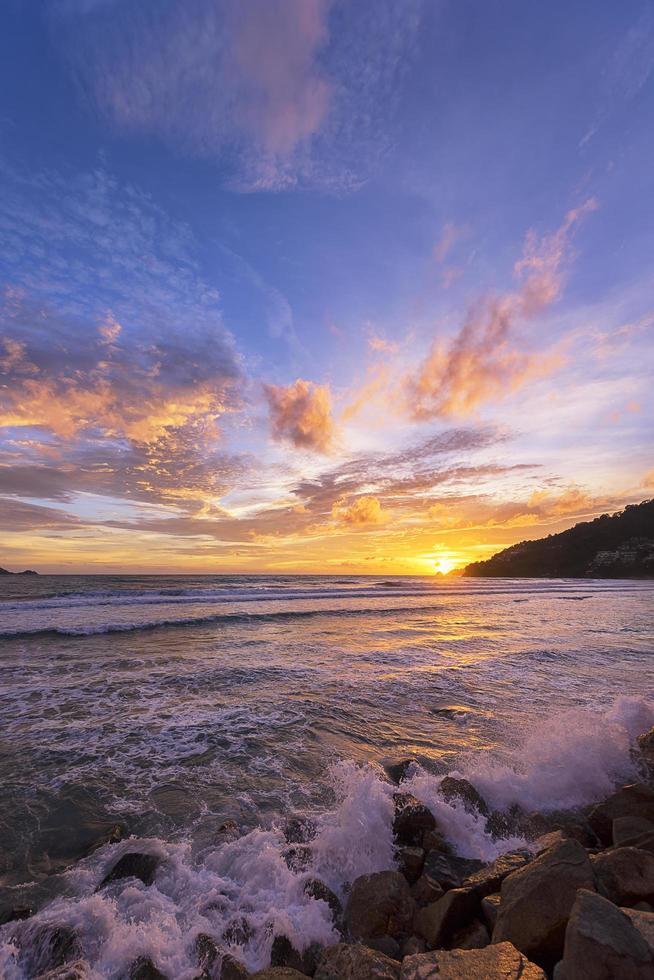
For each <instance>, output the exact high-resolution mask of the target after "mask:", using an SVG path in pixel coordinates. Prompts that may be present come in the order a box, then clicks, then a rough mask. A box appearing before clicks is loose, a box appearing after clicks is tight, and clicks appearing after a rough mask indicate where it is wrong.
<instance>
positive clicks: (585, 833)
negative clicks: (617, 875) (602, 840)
mask: <svg viewBox="0 0 654 980" xmlns="http://www.w3.org/2000/svg"><path fill="white" fill-rule="evenodd" d="M516 830H517V832H518V833H520V834H521V835H522V836H524V837H526V838H527V839H528V840H530V841H533V840H537V839H538V838H539V837H542V836H543V835H544V834H551V833H556V832H557V831H559V832H560V834H561V836H562V837H564V838H566V839H568V838H573V839H574V840H578V841H579V843H580V844H583V845H584V847H596V846H597V844H598V843H599V841H598V838H597V835H596V834H595V832H594V831H593V829H592V827H591V826H590V824H589V822H588V820H587V819H586V817H585V816H584V815H583V814H581V813H575V812H570V811H568V810H553V811H550V812H548V813H540V812H539V811H535V812H533V813H527V814H522V815H519V816H518V817H517V822H516Z"/></svg>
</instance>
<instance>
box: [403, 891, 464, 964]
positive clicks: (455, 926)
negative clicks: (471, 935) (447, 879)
mask: <svg viewBox="0 0 654 980" xmlns="http://www.w3.org/2000/svg"><path fill="white" fill-rule="evenodd" d="M478 910H479V899H478V898H476V897H475V896H474V895H473V894H472V892H470V891H468V890H467V889H465V888H452V889H451V890H450V891H449V892H446V893H445V895H443V897H442V898H439V900H438V901H437V902H434V903H433V904H432V905H427V906H426V907H425V908H424V909H420V910H419V911H418V912H417V913H416V917H415V919H414V923H413V924H414V928H415V931H416V932H417V933H418V935H419V936H422V938H423V939H425V940H426V941H427V944H428V945H429V946H431V947H432V949H435V948H437V947H438V948H445V947H447V946H449V945H451V942H452V939H453V937H454V935H455V933H457V932H459V931H460V930H461V929H463V928H464V926H467V925H469V924H470V922H471V921H472V919H473V918H474V917H475V915H476V913H477V912H478Z"/></svg>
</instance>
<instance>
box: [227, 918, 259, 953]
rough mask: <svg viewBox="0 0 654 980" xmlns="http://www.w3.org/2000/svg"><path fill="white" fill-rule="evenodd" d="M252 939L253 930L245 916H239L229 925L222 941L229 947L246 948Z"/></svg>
mask: <svg viewBox="0 0 654 980" xmlns="http://www.w3.org/2000/svg"><path fill="white" fill-rule="evenodd" d="M251 938H252V928H251V926H250V923H249V922H248V920H247V919H246V918H245V916H244V915H238V916H236V917H235V918H234V919H232V920H231V922H229V923H228V924H227V928H226V929H225V930H224V932H223V935H222V941H223V942H224V943H227V945H228V946H245V944H246V943H247V942H249V940H250V939H251Z"/></svg>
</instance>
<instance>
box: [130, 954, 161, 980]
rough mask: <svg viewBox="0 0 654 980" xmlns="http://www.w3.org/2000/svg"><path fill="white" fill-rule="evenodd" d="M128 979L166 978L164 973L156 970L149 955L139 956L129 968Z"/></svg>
mask: <svg viewBox="0 0 654 980" xmlns="http://www.w3.org/2000/svg"><path fill="white" fill-rule="evenodd" d="M128 976H129V980H168V977H167V976H166V974H165V973H162V972H161V970H158V969H157V968H156V966H155V965H154V963H153V962H152V960H151V959H150V957H149V956H139V958H138V959H137V960H134V962H133V963H132V965H131V966H130V968H129V974H128Z"/></svg>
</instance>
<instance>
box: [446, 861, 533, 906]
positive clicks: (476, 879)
mask: <svg viewBox="0 0 654 980" xmlns="http://www.w3.org/2000/svg"><path fill="white" fill-rule="evenodd" d="M530 859H531V855H530V854H529V852H528V851H510V852H509V853H508V854H501V855H500V857H498V858H497V859H496V860H495V861H493V863H492V864H489V865H487V866H486V867H485V868H482V870H481V871H477V872H476V874H472V875H469V876H468V877H467V878H464V880H463V883H462V884H463V887H464V888H469V889H470V890H471V891H473V892H474V893H475V895H477V896H478V897H479V898H484V897H485V896H486V895H492V893H493V892H496V891H499V888H500V885H501V884H502V882H503V881H504V879H505V878H507V877H508V876H509V875H510V874H512V873H513V872H514V871H517V870H518V869H519V868H523V867H524V866H525V864H527V863H528V861H529V860H530Z"/></svg>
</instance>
